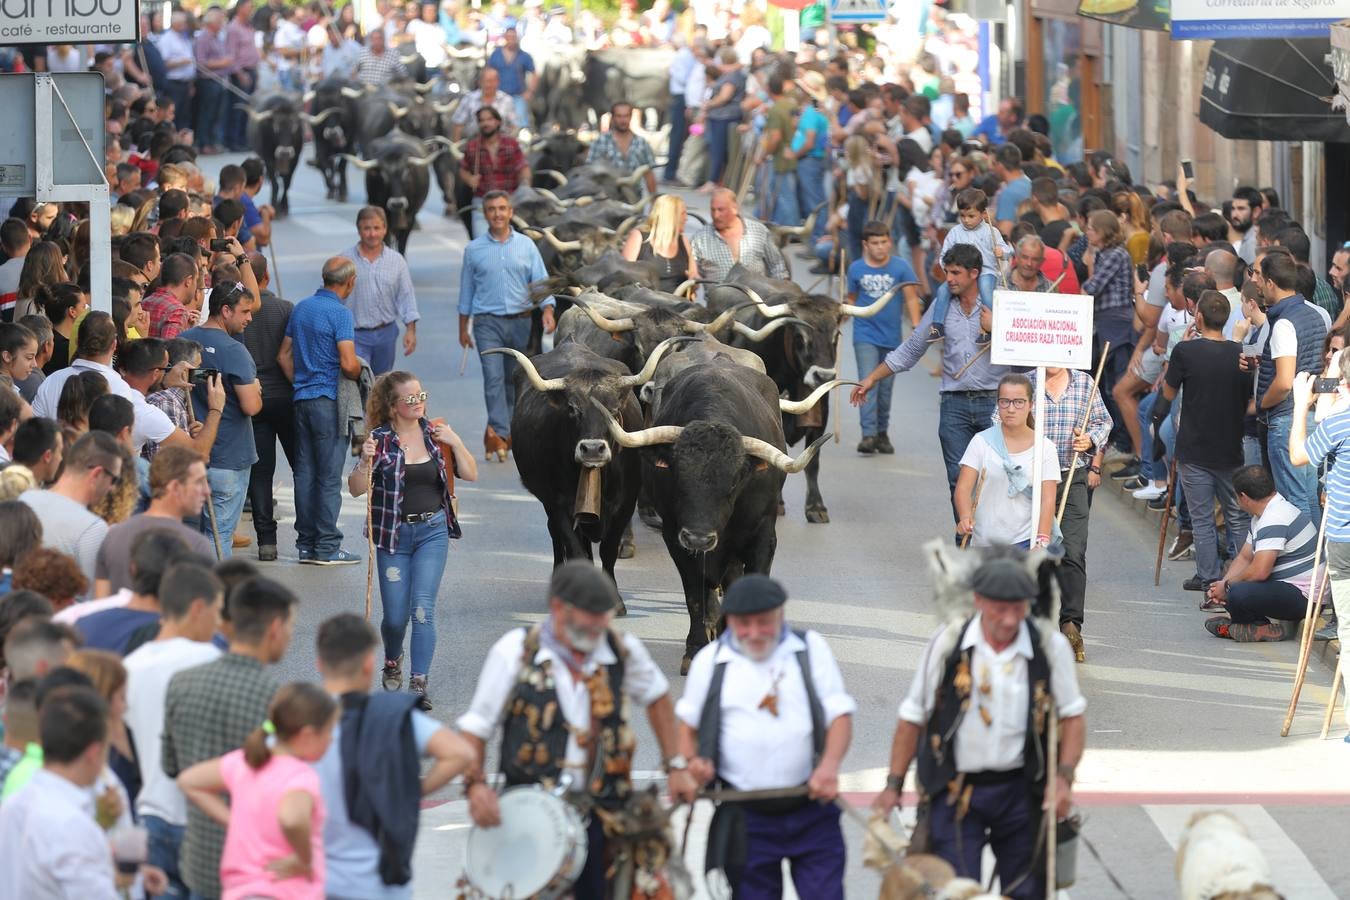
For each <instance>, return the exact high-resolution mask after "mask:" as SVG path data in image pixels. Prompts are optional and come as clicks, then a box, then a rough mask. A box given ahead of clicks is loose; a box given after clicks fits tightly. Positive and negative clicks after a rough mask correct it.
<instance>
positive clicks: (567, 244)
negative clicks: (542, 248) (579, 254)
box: [544, 226, 581, 253]
mask: <svg viewBox="0 0 1350 900" xmlns="http://www.w3.org/2000/svg"><path fill="white" fill-rule="evenodd" d="M544 237H545V238H546V239H547V240H548V242H549V243H550V244H552V245H553V249H554V250H557V251H558V252H559V253H570V252H571V251H573V250H580V249H581V241H560V240H558V238H557V237H556V236H555V235H554V234H553V230H552V226H550V227H549V228H545V229H544Z"/></svg>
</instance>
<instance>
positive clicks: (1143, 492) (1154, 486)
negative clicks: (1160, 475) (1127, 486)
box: [1130, 481, 1167, 500]
mask: <svg viewBox="0 0 1350 900" xmlns="http://www.w3.org/2000/svg"><path fill="white" fill-rule="evenodd" d="M1166 495H1167V485H1166V484H1158V483H1157V482H1156V481H1155V482H1151V483H1149V484H1146V485H1144V486H1143V487H1141V488H1140V489H1139V490H1137V491H1133V492H1132V493H1131V494H1130V496H1131V497H1133V498H1134V499H1136V500H1157V499H1158V498H1159V497H1164V496H1166Z"/></svg>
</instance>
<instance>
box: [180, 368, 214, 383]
mask: <svg viewBox="0 0 1350 900" xmlns="http://www.w3.org/2000/svg"><path fill="white" fill-rule="evenodd" d="M219 374H220V370H219V369H188V384H191V385H193V386H194V387H195V386H196V385H199V384H206V383H207V382H208V381H210V380H211V379H212V378H215V377H216V376H217V375H219Z"/></svg>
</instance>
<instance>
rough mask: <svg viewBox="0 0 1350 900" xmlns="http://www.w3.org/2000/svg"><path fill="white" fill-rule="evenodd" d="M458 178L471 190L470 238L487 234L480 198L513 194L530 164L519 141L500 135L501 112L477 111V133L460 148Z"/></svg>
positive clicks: (491, 109)
mask: <svg viewBox="0 0 1350 900" xmlns="http://www.w3.org/2000/svg"><path fill="white" fill-rule="evenodd" d="M459 177H460V178H461V179H463V181H464V183H465V184H466V185H468V186H469V187H470V188H472V189H473V218H472V223H473V224H472V228H471V229H470V230H471V232H472V233H471V235H470V237H478V236H479V235H482V234H487V219H485V218H483V197H484V196H485V195H486V194H487V193H488V192H489V191H505V192H506V193H508V194H511V193H514V192H515V190H516V188H518V187H520V186H521V185H522V184H529V183H530V165H529V163H527V162H526V161H525V153H524V152H523V151H522V150H521V149H520V143H519V142H518V141H516V139H515V138H513V137H507V136H506V135H504V134H502V114H501V113H499V112H498V111H497V109H496V108H495V107H492V106H484V107H483V108H482V109H480V110H478V136H477V137H475V138H473V139H472V140H470V141H469V143H468V146H466V147H465V148H464V159H463V161H461V162H460V164H459Z"/></svg>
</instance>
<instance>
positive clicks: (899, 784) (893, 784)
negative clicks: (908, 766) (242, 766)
mask: <svg viewBox="0 0 1350 900" xmlns="http://www.w3.org/2000/svg"><path fill="white" fill-rule="evenodd" d="M904 789H905V776H903V775H887V776H886V790H888V791H895V792H896V793H897V794H898V793H900V792H901V791H903V790H904Z"/></svg>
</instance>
